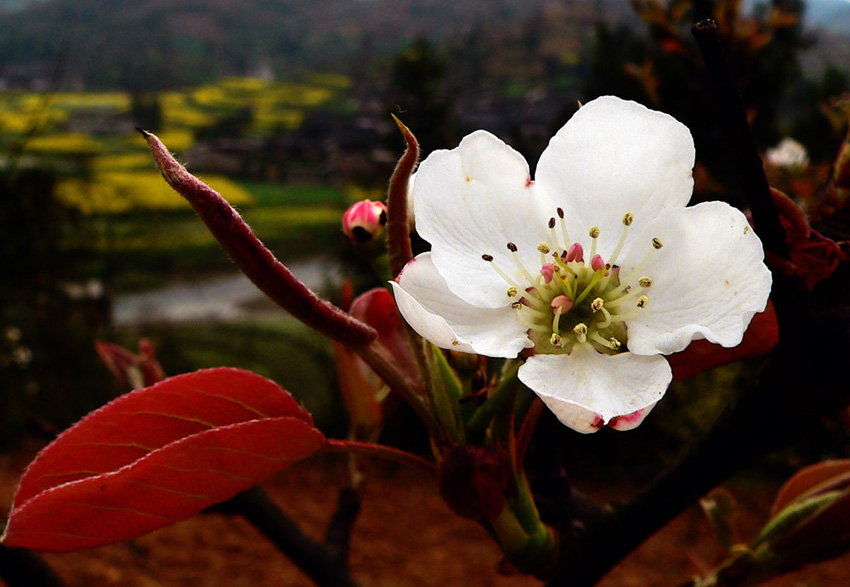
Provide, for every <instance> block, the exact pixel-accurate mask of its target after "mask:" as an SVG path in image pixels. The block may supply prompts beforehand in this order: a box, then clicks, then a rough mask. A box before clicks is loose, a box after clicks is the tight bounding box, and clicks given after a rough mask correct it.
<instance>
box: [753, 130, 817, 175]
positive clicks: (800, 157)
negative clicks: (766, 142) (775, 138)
mask: <svg viewBox="0 0 850 587" xmlns="http://www.w3.org/2000/svg"><path fill="white" fill-rule="evenodd" d="M764 156H765V158H766V159H767V161H768V163H770V164H771V165H773V166H775V167H783V168H786V169H799V168H801V167H806V166H807V165H808V164H809V154H808V153H807V152H806V147H804V146H803V145H801V144H800V143H798V142H797V141H795V140H794V139H792V138H790V137H785V138H784V139H782V140H781V141H780V142H779V144H778V145H776V146H775V147H772V148H770V149H768V150H767V151H766V152H765V154H764Z"/></svg>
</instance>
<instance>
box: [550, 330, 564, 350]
mask: <svg viewBox="0 0 850 587" xmlns="http://www.w3.org/2000/svg"><path fill="white" fill-rule="evenodd" d="M549 344H551V345H552V346H553V347H555V348H556V349H559V348H562V347H563V346H564V339H563V338H562V337H561V335H560V334H558V333H557V332H553V333H552V336H550V337H549Z"/></svg>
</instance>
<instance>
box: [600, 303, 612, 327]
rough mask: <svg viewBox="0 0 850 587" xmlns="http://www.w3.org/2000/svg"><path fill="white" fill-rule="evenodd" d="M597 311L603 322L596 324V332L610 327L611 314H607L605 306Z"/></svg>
mask: <svg viewBox="0 0 850 587" xmlns="http://www.w3.org/2000/svg"><path fill="white" fill-rule="evenodd" d="M599 311H600V312H602V315H603V316H604V317H605V320H603V321H602V322H599V323H597V324H596V329H597V330H605V329H606V328H608V327H609V326H611V312H609V311H608V310H607V309H606V308H605V306H602V307H601V308H599Z"/></svg>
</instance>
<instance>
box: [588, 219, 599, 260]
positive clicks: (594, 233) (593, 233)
mask: <svg viewBox="0 0 850 587" xmlns="http://www.w3.org/2000/svg"><path fill="white" fill-rule="evenodd" d="M590 238H592V239H593V244H591V245H590V258H591V259H592V258H593V257H594V256H595V255H596V239H597V238H599V227H598V226H591V227H590Z"/></svg>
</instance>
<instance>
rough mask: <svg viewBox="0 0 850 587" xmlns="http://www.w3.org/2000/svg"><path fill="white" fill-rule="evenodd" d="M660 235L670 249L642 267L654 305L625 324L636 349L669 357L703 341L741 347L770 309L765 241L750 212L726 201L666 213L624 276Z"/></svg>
mask: <svg viewBox="0 0 850 587" xmlns="http://www.w3.org/2000/svg"><path fill="white" fill-rule="evenodd" d="M653 237H658V238H660V239H661V241H662V242H663V243H664V247H663V248H662V249H660V250H658V251H656V252H655V254H653V256H652V258H651V259H650V261H649V263H648V264H647V265H646V266H645V267H644V268H643V269H641V270H640V272H639V273H640V274H642V275H647V276H649V277H651V278H652V280H653V283H652V288H651V289H650V290H649V291H648V292H647V297H648V298H649V304H648V305H647V307H646V308H644V309H643V310H641V311H640V313H639V314H638V315H637V317H635V318H632V319H630V320H627V321H626V324H627V326H628V339H629V341H628V344H629V349H630V350H631V351H632V352H634V353H638V354H641V355H647V354H655V353H664V354H670V353H675V352H678V351H681V350H682V349H684V348H685V347H686V346H688V343H689V342H690V341H691V340H696V339H701V338H706V339H708V340H709V341H711V342H713V343H715V344H720V345H723V346H725V347H733V346H736V345H738V344H739V343H740V342H741V339H742V338H743V336H744V331H745V330H746V329H747V326H748V325H749V323H750V319H752V317H753V315H754V314H755V313H756V312H761V311H763V310H764V308H765V305H766V304H767V297H768V295H769V294H770V285H771V275H770V271H768V269H767V267H766V266H765V265H764V252H763V250H762V246H761V241H760V240H759V239H758V237H757V236H756V235H755V233H754V232H753V230H752V229H751V228H750V225H749V223H748V222H747V219H746V217H745V216H744V215H743V214H742V213H741V212H740V211H739V210H736V209H735V208H732V207H731V206H729V205H728V204H724V203H723V202H706V203H703V204H699V205H697V206H694V207H692V208H685V209H682V210H670V211H668V212H665V213H663V214H661V215H659V216H658V217H657V218H656V219H655V220H653V221H652V222H651V223H650V224H649V225H648V226H646V227H645V229H644V230H642V231H641V233H640V235H638V236H637V237H636V238H635V240H634V241H633V242H632V243H631V244H632V248H631V250H629V251H627V252H626V253H625V254H624V259H627V260H628V262H624V263H623V267H622V269H621V273H620V274H621V275H622V276H623V277H624V279H625V278H626V276H627V275H628V274H629V273H630V272H632V270H631V267H632V266H633V265H634V263H636V262H639V261H640V259H641V258H642V257H643V256H644V255H645V253H646V252H648V251H649V250H651V246H652V245H651V244H650V240H651V239H652V238H653Z"/></svg>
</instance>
